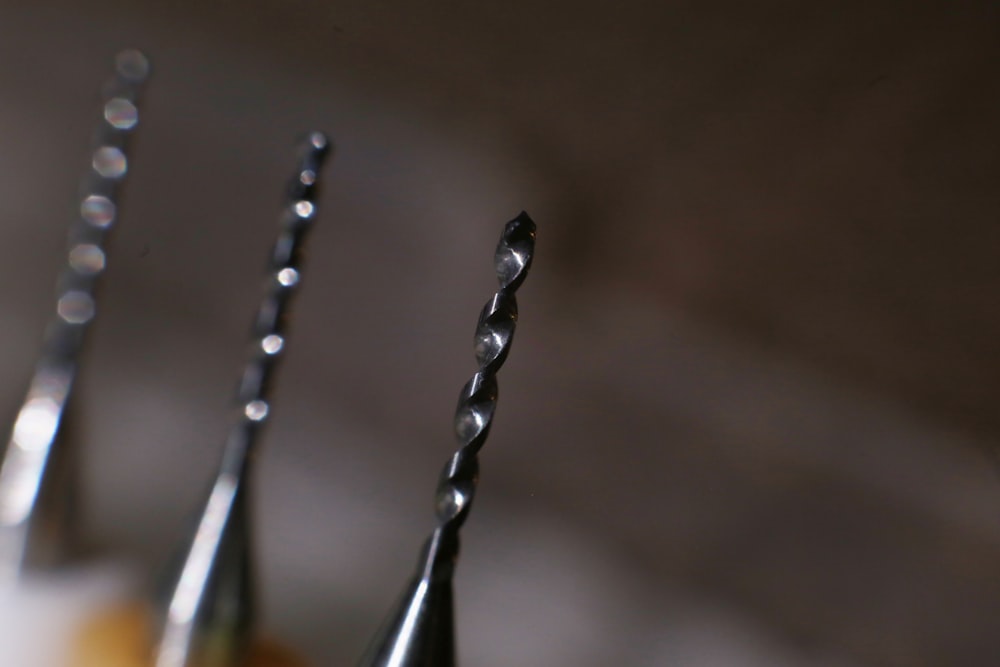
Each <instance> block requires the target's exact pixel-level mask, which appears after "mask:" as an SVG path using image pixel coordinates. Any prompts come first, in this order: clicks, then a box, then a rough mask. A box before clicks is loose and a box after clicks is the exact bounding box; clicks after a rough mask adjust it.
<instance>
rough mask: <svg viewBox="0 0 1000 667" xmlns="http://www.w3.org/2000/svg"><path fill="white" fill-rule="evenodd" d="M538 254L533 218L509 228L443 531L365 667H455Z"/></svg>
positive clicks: (449, 482) (443, 505)
mask: <svg viewBox="0 0 1000 667" xmlns="http://www.w3.org/2000/svg"><path fill="white" fill-rule="evenodd" d="M534 249H535V223H534V222H532V220H531V218H529V217H528V214H527V213H523V212H522V213H521V214H520V215H519V216H518V217H517V218H515V219H514V220H512V221H511V222H509V223H507V226H506V227H505V228H504V231H503V234H502V235H501V236H500V243H499V244H498V245H497V250H496V256H495V265H496V272H497V277H498V278H499V280H500V289H499V290H498V291H497V293H496V294H494V295H493V298H492V299H490V301H488V302H487V304H486V306H485V307H484V308H483V311H482V313H481V314H480V315H479V324H478V326H477V327H476V335H475V350H476V360H477V361H478V362H479V370H478V371H477V372H476V374H475V375H473V376H472V379H471V380H469V382H468V383H467V384H466V385H465V387H463V389H462V393H461V394H460V395H459V399H458V408H457V409H456V411H455V434H456V436H457V437H458V441H459V444H460V445H461V447H460V448H459V450H458V451H457V452H455V454H454V455H453V456H452V457H451V459H450V460H449V461H448V463H447V464H446V465H445V467H444V470H443V471H442V473H441V479H440V481H439V482H438V488H437V519H438V526H437V528H436V529H435V530H434V532H433V533H432V534H431V537H430V539H428V540H427V543H426V544H425V545H424V548H423V553H422V555H421V559H420V562H419V565H418V567H417V573H416V575H415V576H414V578H413V580H412V581H411V583H410V585H409V586H408V587H407V588H406V590H405V591H404V593H403V597H402V599H401V601H400V603H399V605H398V607H397V608H396V609H395V611H394V612H393V613H392V614H391V615H390V616H389V618H388V620H387V621H386V623H385V624H384V625H383V627H382V629H381V630H380V631H379V632H378V634H377V635H376V636H375V639H374V640H373V642H372V643H371V645H370V646H369V648H368V651H367V652H366V653H365V656H364V657H363V658H362V659H361V663H360V667H452V666H453V665H454V664H455V638H454V618H453V610H452V590H451V580H452V575H453V572H454V567H455V562H456V560H457V558H458V548H459V543H458V531H459V528H461V526H462V524H463V523H464V522H465V519H466V517H467V516H468V513H469V508H470V506H471V505H472V499H473V496H474V495H475V492H476V483H477V481H478V477H479V463H478V454H479V450H480V449H481V448H482V446H483V443H484V442H485V441H486V436H487V435H488V434H489V430H490V425H491V424H492V423H493V413H494V411H495V410H496V404H497V382H496V373H497V370H499V368H500V366H502V365H503V363H504V360H505V359H506V358H507V353H508V352H509V351H510V345H511V341H512V340H513V337H514V325H515V324H516V322H517V301H516V300H515V298H514V293H515V292H516V291H517V289H518V287H520V286H521V283H522V282H524V278H525V276H527V273H528V268H529V267H530V266H531V259H532V256H533V254H534Z"/></svg>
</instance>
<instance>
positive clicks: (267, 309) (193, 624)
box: [153, 132, 330, 667]
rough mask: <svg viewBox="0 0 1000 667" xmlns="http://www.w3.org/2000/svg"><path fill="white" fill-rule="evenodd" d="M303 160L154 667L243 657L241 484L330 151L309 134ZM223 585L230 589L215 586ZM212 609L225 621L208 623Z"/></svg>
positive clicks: (227, 662) (246, 616)
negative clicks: (231, 417)
mask: <svg viewBox="0 0 1000 667" xmlns="http://www.w3.org/2000/svg"><path fill="white" fill-rule="evenodd" d="M300 150H301V154H300V158H299V163H298V168H297V170H296V172H295V175H294V177H293V179H292V182H291V184H290V188H289V191H288V195H287V197H288V199H287V203H286V205H285V207H284V209H283V211H282V214H281V222H280V231H279V235H278V238H277V240H276V241H275V243H274V246H273V248H272V251H271V254H270V257H269V260H268V269H267V277H266V286H265V294H264V299H263V300H262V302H261V305H260V307H259V309H258V311H257V314H256V317H255V318H254V321H253V326H252V331H251V353H250V358H249V360H248V361H247V363H246V365H245V367H244V371H243V375H242V378H241V380H240V383H239V387H238V389H237V395H236V407H237V415H236V417H235V420H234V422H233V425H232V427H231V429H230V432H229V436H228V438H227V440H226V444H225V447H224V450H223V456H222V463H221V465H220V468H219V472H218V474H217V476H216V478H215V481H214V483H213V484H212V488H211V491H210V493H209V497H208V500H207V502H206V504H205V506H204V508H203V510H202V513H201V515H200V517H199V520H198V522H197V527H196V529H195V532H194V535H193V538H191V541H190V544H189V546H188V548H187V549H186V551H185V552H183V554H182V556H183V557H182V560H181V563H180V567H179V568H178V569H177V571H176V573H175V575H173V576H172V577H171V579H170V580H169V581H168V584H167V590H166V594H165V599H164V600H162V601H161V602H162V607H161V609H160V620H159V624H160V625H159V627H158V628H157V630H158V637H157V639H158V643H157V645H156V646H155V648H154V659H153V664H154V665H155V667H191V666H192V665H195V664H197V665H198V666H199V667H222V666H225V667H230V666H231V665H234V664H236V662H237V661H238V660H239V659H240V657H241V655H242V653H243V652H244V651H245V649H246V641H247V639H248V636H249V632H250V625H251V623H252V604H253V600H252V594H251V593H250V590H249V588H250V586H251V584H250V581H249V572H248V568H249V544H248V543H249V539H248V535H247V532H248V529H249V527H248V525H247V517H246V511H247V509H246V501H245V498H246V493H247V491H246V487H247V477H248V474H249V468H250V460H251V454H252V452H253V450H254V448H255V443H256V441H257V438H258V435H259V433H260V428H261V426H262V425H263V424H264V423H265V422H266V421H267V419H268V418H269V416H270V413H271V408H270V402H269V399H268V395H269V393H270V391H269V390H270V387H271V384H272V380H273V375H274V370H275V367H276V365H277V362H278V360H279V359H280V357H281V356H283V354H284V351H285V347H286V345H285V329H286V325H287V319H288V317H287V316H288V311H289V305H290V303H291V299H292V296H293V294H295V293H296V292H297V291H298V286H299V282H300V271H301V262H302V250H303V244H304V241H305V238H306V234H307V232H308V231H309V229H310V228H311V227H312V223H313V221H314V219H315V217H316V213H317V205H316V197H317V191H318V180H319V173H320V169H321V167H322V165H323V163H324V161H325V159H326V157H327V155H328V153H329V152H330V142H329V140H328V139H327V138H326V136H325V135H323V134H322V133H320V132H312V133H310V134H309V135H307V137H306V139H305V140H304V141H303V144H302V147H301V149H300ZM225 576H228V577H230V580H228V581H229V583H227V584H224V585H220V583H219V581H220V577H225ZM232 577H235V578H236V580H237V581H232V580H231V578H232ZM220 597H225V599H224V600H221V601H220V599H219V598H220ZM218 609H222V610H223V611H222V612H221V613H222V614H223V616H225V615H226V614H230V615H231V617H229V616H226V618H223V620H222V621H219V619H217V618H213V617H212V615H213V614H214V613H216V612H217V611H218Z"/></svg>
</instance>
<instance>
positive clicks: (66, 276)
mask: <svg viewBox="0 0 1000 667" xmlns="http://www.w3.org/2000/svg"><path fill="white" fill-rule="evenodd" d="M148 74H149V62H148V61H147V60H146V57H145V56H144V55H143V54H142V53H140V52H138V51H132V50H130V51H123V52H121V53H120V54H118V56H117V58H116V61H115V74H114V78H113V79H112V80H111V81H110V82H109V83H108V84H107V85H106V86H105V89H104V91H103V96H102V97H103V108H102V118H101V122H100V124H99V126H98V128H97V131H96V133H95V136H94V146H93V150H92V153H91V162H90V166H89V168H88V170H87V172H86V173H85V175H84V176H83V179H82V181H81V187H80V189H81V196H80V203H79V208H78V213H77V217H76V220H75V221H74V223H73V226H72V228H71V230H70V235H69V248H68V250H67V255H66V264H65V266H64V267H63V269H62V272H61V273H60V275H59V280H58V283H57V299H56V304H55V313H54V314H53V317H52V320H51V321H50V323H49V325H48V327H47V329H46V331H45V337H44V340H43V343H42V350H41V355H40V358H39V360H38V362H37V364H36V366H35V371H34V377H33V378H32V380H31V383H30V385H29V387H28V392H27V396H26V397H25V399H24V403H23V404H22V405H21V408H20V410H19V411H18V414H17V418H16V419H15V421H14V425H13V429H12V432H11V435H10V439H9V440H8V442H7V447H6V450H5V451H4V456H3V463H2V464H0V567H2V568H4V569H5V570H6V573H7V574H13V575H16V574H19V573H22V572H25V571H28V570H35V569H43V568H46V567H51V566H54V565H58V564H60V563H61V562H63V561H65V560H66V559H67V558H68V557H69V556H70V555H71V551H72V546H73V545H72V542H73V540H72V525H73V521H72V518H73V517H72V513H71V512H72V509H73V504H74V498H73V497H72V495H73V493H72V492H73V487H74V482H75V473H76V469H75V465H74V452H73V447H72V443H70V442H69V441H68V438H66V430H67V418H66V417H67V410H68V406H69V404H70V398H71V395H72V393H73V385H74V381H75V379H76V374H77V370H78V366H79V357H80V353H81V350H82V349H83V343H84V336H85V334H86V332H87V329H88V328H89V326H90V323H91V322H92V321H93V320H94V316H95V314H96V302H95V298H96V297H95V292H96V287H97V282H98V279H99V278H100V275H101V274H102V273H103V272H104V267H105V264H106V247H107V240H108V235H109V232H110V230H111V229H112V228H113V227H115V225H116V223H117V222H118V217H119V216H118V196H119V193H120V190H121V186H122V184H123V182H124V180H125V176H126V174H127V173H128V171H129V157H128V144H129V139H130V137H131V136H132V135H133V134H134V132H135V129H136V127H137V126H138V124H139V111H138V104H139V96H140V93H141V91H142V87H143V83H144V82H145V81H146V78H147V76H148Z"/></svg>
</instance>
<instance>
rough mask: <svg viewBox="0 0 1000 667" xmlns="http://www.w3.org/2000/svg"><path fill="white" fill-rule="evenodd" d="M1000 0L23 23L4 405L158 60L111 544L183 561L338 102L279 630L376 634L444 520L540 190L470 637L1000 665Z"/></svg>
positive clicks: (483, 661) (318, 636) (657, 660)
mask: <svg viewBox="0 0 1000 667" xmlns="http://www.w3.org/2000/svg"><path fill="white" fill-rule="evenodd" d="M998 18H1000V17H998V16H997V9H996V8H995V6H993V5H992V4H990V3H978V4H977V3H965V4H961V3H936V4H935V3H924V4H919V5H909V4H903V3H840V4H836V5H821V4H806V5H803V4H801V3H755V4H752V5H750V4H744V3H736V2H722V3H647V4H642V3H619V4H618V5H615V6H612V5H598V4H585V3H569V2H549V3H545V4H544V6H536V4H535V3H527V2H521V1H520V0H518V1H514V2H508V3H503V4H493V5H485V4H481V3H480V4H475V5H461V4H459V3H437V4H427V3H424V4H422V5H414V6H408V5H406V4H404V3H392V2H383V3H355V4H329V5H328V4H323V3H318V2H312V1H309V2H253V3H234V2H224V3H194V2H172V3H164V4H163V5H162V6H152V5H144V4H138V3H126V2H115V1H112V0H108V1H106V2H95V3H91V4H90V5H89V6H86V5H81V4H79V3H54V4H50V5H47V6H45V7H41V6H33V7H29V8H17V9H14V8H7V9H5V10H2V11H0V38H2V39H0V90H3V91H4V92H5V103H4V105H3V106H2V108H0V141H2V145H3V146H4V151H3V152H2V154H0V170H2V173H3V175H4V178H2V179H0V194H2V197H0V212H2V213H3V216H4V217H3V219H4V220H5V222H4V224H3V226H2V228H0V234H2V236H0V238H2V240H3V243H0V267H2V270H3V272H4V279H3V280H2V281H0V299H3V301H4V302H5V303H7V304H9V306H8V308H7V311H8V315H7V316H6V317H5V318H4V327H3V329H2V331H0V340H2V341H3V343H4V346H3V348H2V350H0V368H2V369H3V372H4V374H5V376H6V377H8V378H10V381H9V382H7V383H4V385H5V386H2V387H0V397H3V398H4V399H5V400H7V403H5V404H6V405H10V406H13V405H14V403H15V402H16V400H17V398H18V392H19V391H21V388H22V386H23V385H22V384H20V383H21V382H23V378H25V377H26V374H27V371H28V368H29V367H30V363H31V359H30V351H31V350H34V349H35V347H34V346H35V345H37V339H38V335H39V334H40V332H41V328H42V325H43V323H44V320H45V313H46V312H47V308H48V307H49V305H48V304H49V301H48V299H49V298H50V296H49V295H50V293H51V279H52V276H53V275H54V274H55V268H56V266H57V265H58V262H59V253H60V252H61V247H62V246H61V244H62V242H63V236H64V233H65V227H66V221H67V216H68V214H69V211H71V210H72V197H73V193H74V187H75V178H76V174H77V172H78V170H79V167H80V166H81V165H82V164H83V163H84V161H85V158H84V156H85V152H86V146H87V144H86V139H87V134H88V132H89V128H90V123H91V121H92V119H93V116H94V109H93V107H94V99H95V98H94V95H93V93H92V91H93V90H94V88H95V87H96V85H97V84H98V82H99V81H100V80H101V79H102V77H103V76H104V74H105V72H106V71H107V64H108V62H109V60H110V57H111V55H112V54H113V53H114V52H115V51H116V50H117V49H118V48H120V47H121V46H127V45H138V46H141V47H143V48H145V49H146V50H147V51H148V52H149V53H150V55H151V56H152V58H153V59H154V62H155V65H156V78H155V80H154V82H153V86H152V90H151V93H150V95H149V97H148V99H147V105H146V112H145V114H144V127H143V128H142V136H141V138H140V140H139V142H138V145H137V158H136V160H135V161H134V167H135V169H134V172H135V173H134V178H133V181H132V182H131V184H130V190H129V193H128V200H127V210H126V213H125V216H126V217H125V222H124V223H123V225H122V228H121V229H120V230H118V233H117V237H116V239H115V242H114V244H115V245H114V247H113V248H112V252H111V253H110V269H109V275H108V277H107V278H108V280H107V285H106V286H107V289H106V290H105V292H104V294H103V296H104V297H105V298H104V299H102V306H101V307H102V315H101V318H100V319H99V322H98V324H97V330H96V331H95V336H94V339H93V355H92V358H91V359H90V360H89V361H90V363H89V365H88V374H87V379H86V383H85V389H86V390H87V393H86V394H85V397H86V398H85V399H84V403H85V409H86V410H87V411H88V412H87V414H89V415H90V417H89V418H88V422H87V434H88V435H89V436H90V439H89V440H88V451H89V453H90V458H89V459H88V460H89V464H88V476H89V488H90V489H91V494H92V498H90V507H91V512H90V514H91V517H92V518H91V523H92V529H91V530H92V534H93V537H94V539H95V540H96V541H99V542H102V543H103V544H106V545H107V546H108V548H117V549H122V550H125V551H129V552H131V553H134V554H137V555H139V556H141V557H144V558H146V559H147V560H148V561H150V562H155V560H156V558H157V554H158V551H159V550H161V549H163V548H166V545H167V544H168V543H169V541H170V539H171V535H172V531H176V530H179V526H180V525H181V524H180V517H181V516H182V515H183V514H184V512H185V511H187V509H188V508H190V507H192V506H193V505H194V503H195V502H196V501H197V500H198V498H199V494H200V493H201V490H202V488H203V485H204V483H205V480H206V479H207V476H208V474H209V470H210V469H211V466H212V465H213V464H214V462H215V460H216V457H217V453H218V449H217V446H218V445H219V444H221V441H222V434H223V433H224V429H225V417H226V402H225V399H226V397H227V392H228V391H229V390H230V389H231V387H232V382H233V381H234V377H235V374H236V369H237V368H238V367H239V363H240V358H241V353H242V350H241V349H240V346H239V345H237V344H236V342H238V341H241V340H242V339H241V336H242V335H243V333H244V331H245V329H244V325H245V323H246V320H247V318H248V317H249V313H250V312H251V309H252V307H253V304H254V301H255V299H256V297H257V294H256V289H255V288H256V284H257V283H256V282H255V281H256V280H257V276H258V273H257V270H258V269H259V268H260V259H261V258H262V257H263V254H264V252H265V251H266V248H267V244H268V243H269V242H270V239H271V235H272V231H273V224H274V219H275V215H274V214H273V211H274V209H275V207H276V204H277V199H278V194H279V188H280V183H281V181H282V179H283V178H284V177H285V174H286V171H287V169H288V166H289V160H290V156H289V151H288V147H289V146H290V144H291V142H292V140H293V138H294V136H295V134H296V133H298V132H301V131H303V130H305V129H307V128H310V127H313V126H318V127H322V128H324V129H326V130H327V131H329V132H330V133H331V134H332V135H333V136H334V137H335V139H336V141H337V144H338V154H337V156H336V157H335V160H334V165H333V170H332V182H331V183H330V185H329V187H328V188H327V189H326V194H325V198H324V202H323V203H324V205H325V208H324V211H323V223H322V224H323V228H322V229H320V230H317V234H316V238H315V241H314V244H313V248H312V253H311V263H310V265H309V273H308V275H307V291H306V293H305V294H304V295H303V299H302V300H301V302H300V303H299V306H298V317H297V321H296V326H295V336H294V339H293V341H292V344H293V347H292V349H291V350H290V355H289V364H288V367H287V368H285V369H283V373H282V381H281V389H280V395H279V401H278V405H277V412H276V417H275V422H274V425H273V428H272V429H271V432H270V435H269V437H268V445H267V449H266V450H265V453H264V455H263V457H262V461H261V469H260V471H259V472H260V484H259V487H260V505H261V508H260V510H261V511H260V516H261V524H262V525H261V527H260V529H259V531H258V534H259V535H260V540H261V545H262V563H261V568H260V569H261V577H262V580H263V582H264V586H265V592H266V599H265V602H266V603H267V610H268V612H267V613H268V624H269V627H272V628H274V629H275V631H276V632H278V633H279V634H283V635H284V636H286V637H288V639H289V640H290V641H293V642H296V643H297V644H298V645H300V646H302V648H303V650H305V651H307V652H308V653H309V654H310V657H311V658H312V659H313V660H316V661H317V662H319V663H320V664H336V663H346V664H349V663H350V661H351V660H354V659H356V657H357V656H358V655H359V654H360V652H361V648H362V646H363V644H364V641H365V640H366V638H367V635H368V634H370V633H371V632H372V631H374V628H375V626H376V625H377V623H378V621H379V617H380V616H381V614H382V613H384V611H385V609H386V608H387V607H388V605H389V604H390V602H391V600H392V599H393V596H394V595H395V594H396V589H397V588H398V586H400V585H401V584H402V582H403V580H404V579H405V577H406V575H407V573H408V568H410V567H411V566H412V563H413V560H414V559H415V555H416V549H417V547H418V545H419V543H420V540H421V539H422V536H423V533H424V531H425V530H426V529H427V528H429V526H430V521H431V502H430V497H431V491H432V489H433V483H434V480H435V475H436V473H437V468H438V466H439V465H440V463H441V462H442V461H444V459H445V457H446V456H447V454H448V451H449V449H448V448H449V446H450V440H449V437H448V430H449V429H448V419H449V412H450V409H451V406H452V404H453V400H454V393H455V391H457V389H458V388H459V387H460V386H461V383H462V382H463V381H464V379H465V377H466V376H467V374H468V373H469V372H470V370H471V368H472V355H471V350H470V349H469V347H470V346H469V341H468V338H469V334H470V333H471V329H472V324H473V323H474V317H475V315H476V313H477V312H478V308H479V306H480V305H481V301H482V300H483V299H485V297H486V295H487V294H488V292H489V290H490V289H491V288H492V283H491V280H490V274H489V264H488V262H489V258H490V256H491V252H492V244H493V243H494V241H495V236H496V234H497V233H498V231H499V228H500V224H501V223H502V222H503V221H505V220H506V219H507V218H509V217H511V216H512V215H513V214H515V213H516V212H517V211H518V210H520V209H521V208H525V209H527V210H529V211H530V212H531V213H532V215H533V216H534V217H535V218H536V220H537V221H538V223H539V239H540V240H539V244H540V245H539V255H538V260H537V263H536V268H535V272H534V274H533V275H532V276H531V278H530V279H529V281H528V283H527V284H526V287H525V290H524V294H523V297H521V299H520V302H521V310H522V319H521V329H520V330H519V333H518V340H517V342H516V344H515V346H514V351H513V353H512V355H511V360H510V364H509V368H507V369H505V371H504V373H503V375H502V376H501V378H500V383H501V392H502V399H501V407H500V412H499V415H498V418H497V419H498V421H497V426H496V428H495V430H494V434H493V436H492V438H491V442H490V444H489V445H488V448H487V450H485V451H484V460H483V474H484V478H483V486H482V491H481V493H480V495H479V498H478V500H477V508H476V511H475V513H474V516H473V517H472V519H471V520H470V523H469V526H468V535H467V537H466V540H465V553H464V554H463V562H462V564H461V570H460V577H459V581H458V583H457V586H458V591H459V617H460V625H461V628H460V630H461V637H462V645H461V651H462V657H463V658H464V659H465V664H479V665H510V664H539V665H542V664H550V665H584V666H587V665H594V666H595V667H596V666H598V665H608V664H635V665H713V666H714V665H769V666H773V665H784V664H789V665H873V666H874V665H894V666H895V665H900V666H903V665H905V666H910V665H913V666H918V665H941V664H948V665H993V664H997V663H998V662H1000V635H998V634H997V632H996V622H995V621H996V619H997V618H1000V575H998V573H997V566H996V563H997V562H1000V523H998V522H997V520H996V519H997V508H998V507H1000V488H998V486H997V479H996V475H995V472H994V469H993V463H992V461H991V459H990V455H991V454H992V451H993V449H994V446H995V442H996V440H997V437H998V435H1000V421H998V418H997V412H996V410H995V409H994V408H993V406H994V405H995V403H996V402H997V400H998V398H1000V386H998V381H997V378H998V377H1000V355H998V353H997V351H996V346H995V344H994V338H995V335H996V331H997V324H998V316H997V314H996V308H994V307H993V301H994V299H992V298H991V296H992V294H991V293H992V291H993V290H995V289H996V288H997V286H998V285H1000V272H998V271H1000V270H998V268H997V266H998V265H997V262H996V261H995V257H996V254H997V251H998V249H1000V244H998V241H1000V238H998V234H1000V232H998V231H997V230H998V229H1000V227H998V226H997V216H998V214H1000V200H998V197H1000V196H998V194H997V193H998V192H1000V190H998V189H997V188H996V185H995V183H996V181H997V178H998V176H1000V168H998V166H1000V165H998V163H997V160H998V157H997V156H998V155H1000V150H998V149H1000V146H998V142H1000V124H998V123H997V122H996V118H997V117H1000V108H998V107H1000V94H998V93H1000V79H998V77H997V63H998V62H1000V60H998V57H1000V40H998V39H997V37H998V35H997V26H998V25H1000V23H998V22H997V19H998ZM12 409H13V408H11V410H12Z"/></svg>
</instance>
